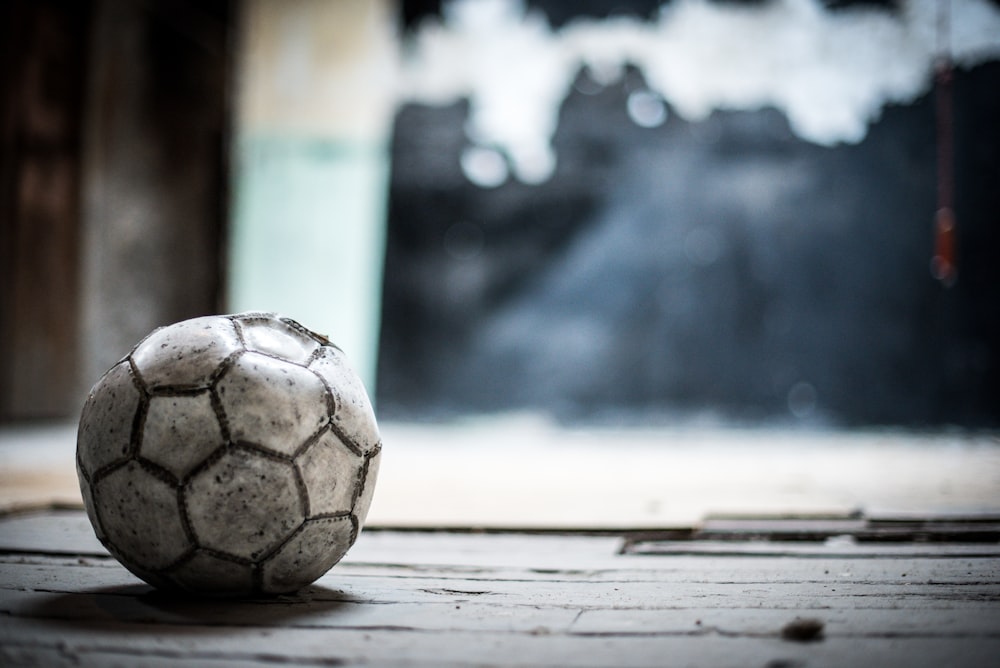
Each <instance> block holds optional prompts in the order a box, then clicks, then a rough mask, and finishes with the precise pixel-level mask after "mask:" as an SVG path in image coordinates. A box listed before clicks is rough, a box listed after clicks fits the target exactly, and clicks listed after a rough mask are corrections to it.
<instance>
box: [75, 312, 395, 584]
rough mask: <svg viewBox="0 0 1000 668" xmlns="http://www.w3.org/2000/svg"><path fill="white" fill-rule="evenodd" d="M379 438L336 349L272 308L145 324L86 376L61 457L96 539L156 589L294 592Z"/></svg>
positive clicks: (368, 488)
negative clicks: (75, 428) (76, 423)
mask: <svg viewBox="0 0 1000 668" xmlns="http://www.w3.org/2000/svg"><path fill="white" fill-rule="evenodd" d="M381 450H382V444H381V440H380V438H379V433H378V427H377V425H376V423H375V415H374V413H373V411H372V407H371V402H370V401H369V399H368V395H367V393H366V392H365V389H364V386H363V385H362V383H361V381H360V379H359V378H358V377H357V375H355V373H354V372H353V371H352V370H351V369H350V367H349V366H348V364H347V362H346V360H345V357H344V353H343V352H342V351H341V350H340V349H339V348H337V347H336V346H334V345H333V344H332V343H330V342H329V341H328V340H327V339H326V338H324V337H322V336H320V335H318V334H314V333H313V332H310V331H309V330H307V329H306V328H305V327H303V326H302V325H300V324H298V323H297V322H295V321H293V320H290V319H288V318H279V317H278V316H276V315H274V314H272V313H242V314H238V315H228V316H208V317H203V318H195V319H193V320H185V321H184V322H180V323H177V324H174V325H170V326H169V327H163V328H161V329H158V330H156V331H154V332H153V333H152V334H150V335H149V336H147V337H146V338H145V339H143V340H142V341H140V342H139V343H138V344H137V345H136V347H135V348H133V350H132V352H131V353H129V355H128V356H127V357H125V358H124V359H123V360H121V361H120V362H118V363H117V364H115V365H114V366H113V367H111V369H110V370H109V371H108V372H107V373H106V374H104V376H103V377H102V378H101V379H100V380H99V381H98V382H97V384H96V385H95V386H94V388H93V389H92V390H91V392H90V395H89V397H88V398H87V401H86V404H85V405H84V407H83V412H82V415H81V418H80V429H79V432H78V435H77V455H76V467H77V474H78V476H79V479H80V490H81V492H82V494H83V501H84V506H85V507H86V510H87V515H88V517H89V518H90V521H91V524H93V527H94V531H95V533H96V534H97V537H98V538H99V539H100V541H101V542H102V543H103V544H104V546H105V547H106V548H107V549H108V551H109V552H111V554H112V555H114V557H115V558H117V559H118V560H119V561H120V562H121V563H122V564H123V565H124V566H125V567H126V568H128V569H129V570H130V571H132V572H133V573H134V574H136V575H137V576H139V577H140V578H142V579H143V580H145V581H146V582H148V583H149V584H151V585H153V586H155V587H160V588H165V589H181V590H185V591H188V592H191V593H196V594H206V595H219V596H227V595H228V596H240V595H252V594H280V593H289V592H294V591H296V590H298V589H301V588H302V587H304V586H305V585H308V584H309V583H311V582H313V581H314V580H316V579H317V578H318V577H320V576H321V575H323V574H324V573H325V572H326V571H327V570H329V569H330V567H332V566H333V565H334V564H335V563H337V562H338V561H339V560H340V559H341V557H343V556H344V554H345V553H346V552H347V550H348V548H350V547H351V545H353V543H354V541H355V540H356V539H357V536H358V532H359V531H360V530H361V525H362V523H363V522H364V520H365V516H366V515H367V513H368V507H369V505H370V504H371V500H372V493H373V491H374V487H375V478H376V476H377V474H378V467H379V460H380V458H381Z"/></svg>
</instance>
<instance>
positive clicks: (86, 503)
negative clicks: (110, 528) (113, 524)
mask: <svg viewBox="0 0 1000 668" xmlns="http://www.w3.org/2000/svg"><path fill="white" fill-rule="evenodd" d="M76 468H77V477H78V478H79V479H80V496H81V497H82V498H83V509H84V510H85V511H86V512H87V519H89V520H90V525H91V526H92V527H94V535H96V536H97V540H100V541H103V540H104V539H105V538H106V537H105V535H104V529H102V528H101V520H100V519H99V518H98V517H97V509H96V508H95V507H94V494H93V491H94V490H93V487H91V485H90V483H89V482H87V480H86V479H85V478H84V477H83V476H82V475H80V474H79V471H80V464H79V463H77V467H76Z"/></svg>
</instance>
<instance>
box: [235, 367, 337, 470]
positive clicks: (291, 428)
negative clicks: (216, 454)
mask: <svg viewBox="0 0 1000 668" xmlns="http://www.w3.org/2000/svg"><path fill="white" fill-rule="evenodd" d="M216 391H217V392H218V393H219V399H220V401H221V403H222V408H223V410H224V411H225V414H226V418H227V422H228V424H229V436H230V438H231V439H232V440H233V441H235V442H238V441H244V442H247V443H255V444H257V445H260V446H262V447H265V448H269V449H271V450H274V451H275V452H280V453H283V454H286V455H291V454H293V453H294V452H295V451H296V450H297V449H298V448H299V446H301V445H302V444H303V443H305V441H306V440H307V439H308V438H309V437H310V436H312V435H313V434H315V433H316V432H317V431H318V430H319V429H320V428H321V427H323V426H324V425H326V424H327V422H328V421H329V416H328V414H327V412H328V408H327V395H326V388H325V387H324V386H323V382H322V381H321V380H320V379H319V378H317V377H316V375H315V374H314V373H312V372H310V371H309V370H307V369H305V368H303V367H300V366H296V365H294V364H291V363H289V362H282V361H281V360H277V359H274V358H273V357H268V356H266V355H262V354H260V353H247V354H245V355H243V356H241V357H240V358H239V359H238V360H237V361H236V364H234V365H233V366H232V368H230V369H229V370H228V371H227V372H226V373H225V375H223V376H222V378H221V379H220V380H219V384H218V386H217V388H216Z"/></svg>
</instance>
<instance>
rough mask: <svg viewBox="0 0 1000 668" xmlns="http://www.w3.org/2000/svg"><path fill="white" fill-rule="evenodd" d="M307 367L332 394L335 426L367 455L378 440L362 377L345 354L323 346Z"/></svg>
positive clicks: (376, 428)
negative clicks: (327, 386) (334, 407)
mask: <svg viewBox="0 0 1000 668" xmlns="http://www.w3.org/2000/svg"><path fill="white" fill-rule="evenodd" d="M309 368H310V369H312V370H313V371H315V372H316V373H318V374H319V375H320V376H322V377H323V379H324V380H325V381H326V383H327V385H329V386H330V389H331V391H332V392H333V394H334V400H335V402H336V407H337V410H336V413H334V416H333V421H334V424H336V425H337V428H338V429H339V430H340V431H341V432H342V433H343V434H344V435H345V436H346V437H347V438H349V439H350V440H351V441H352V442H353V443H354V444H355V445H356V446H357V447H359V448H360V449H361V451H362V452H365V453H367V452H370V451H371V450H372V449H373V448H375V446H376V445H378V443H379V440H380V438H379V434H378V426H377V425H376V423H375V412H374V410H373V409H372V405H371V401H370V400H369V398H368V393H367V392H366V391H365V387H364V384H363V383H362V382H361V378H360V377H358V375H357V374H356V373H355V372H354V370H353V369H352V368H351V366H350V365H349V364H348V362H347V358H346V356H345V355H344V353H343V352H341V351H340V350H338V349H337V348H334V347H332V346H324V347H323V349H322V350H321V351H320V353H319V356H318V357H317V358H316V359H314V360H313V361H312V362H311V363H310V364H309Z"/></svg>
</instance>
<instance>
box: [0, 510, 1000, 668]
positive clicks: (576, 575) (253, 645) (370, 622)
mask: <svg viewBox="0 0 1000 668" xmlns="http://www.w3.org/2000/svg"><path fill="white" fill-rule="evenodd" d="M752 542H753V541H747V544H746V545H744V546H743V547H744V549H742V551H741V549H740V544H739V542H738V541H737V542H732V541H730V545H729V548H730V549H729V551H727V552H725V553H711V552H703V553H696V552H697V551H696V550H689V551H687V552H681V551H676V552H671V551H669V550H664V549H662V548H663V545H662V544H659V543H657V545H658V546H659V549H657V550H651V551H648V552H647V553H625V554H623V553H622V547H623V544H624V539H623V538H622V537H621V536H614V535H580V534H573V533H563V534H558V535H550V534H524V533H474V532H460V533H456V532H445V531H378V530H376V531H366V532H363V533H362V535H361V537H360V539H359V540H358V543H357V544H356V545H355V546H354V548H353V549H352V550H351V551H350V552H349V553H348V556H347V557H346V558H345V559H344V560H343V561H342V562H341V563H340V564H338V565H337V566H335V567H334V568H333V569H332V570H331V571H330V572H329V573H327V574H326V575H325V576H323V577H322V578H321V579H320V580H319V581H317V582H316V583H315V584H314V585H312V586H310V587H308V588H306V589H305V590H303V591H301V592H299V593H298V594H296V595H293V596H281V597H272V598H259V599H252V600H246V601H222V600H197V599H190V598H181V597H175V596H168V595H164V594H162V593H159V592H157V591H156V590H153V589H152V588H150V587H148V586H147V585H145V584H143V583H142V582H140V581H139V580H137V579H136V578H135V577H134V576H132V575H131V574H130V573H129V572H128V571H126V570H125V569H124V568H122V567H121V566H120V565H118V563H117V562H116V561H115V560H114V559H112V558H111V557H110V556H109V555H108V554H107V553H106V552H105V551H104V549H103V548H102V547H101V546H100V544H99V543H97V541H96V540H94V538H93V534H92V532H91V530H90V527H89V523H88V522H87V519H86V517H85V515H84V514H83V513H82V512H81V511H78V510H49V511H38V512H33V513H23V514H19V515H10V516H7V517H2V518H0V665H3V666H5V667H6V666H95V667H96V666H100V667H102V668H103V667H105V666H153V667H158V666H207V667H209V668H213V667H218V668H229V667H231V666H274V665H282V666H498V667H499V666H552V667H555V666H561V667H565V666H637V667H638V666H663V665H671V666H674V665H676V666H722V667H726V666H734V667H735V666H761V667H768V668H781V667H783V668H791V667H805V666H809V667H818V666H847V665H857V666H866V665H872V666H876V665H877V666H906V667H907V668H912V667H914V666H935V667H937V666H994V665H996V660H997V659H996V657H998V656H1000V555H998V553H997V549H996V548H997V545H996V544H993V543H983V544H976V545H970V544H964V545H955V544H948V543H943V544H925V545H919V544H911V545H898V546H896V547H898V548H900V549H901V550H902V549H903V548H905V550H907V551H905V553H904V552H899V551H897V552H895V553H892V552H891V551H890V552H884V551H883V552H877V551H876V552H870V551H869V552H864V551H856V552H853V553H851V552H849V551H848V552H845V551H844V549H843V545H842V544H841V543H842V541H841V542H839V543H838V542H837V541H833V542H830V543H819V544H816V545H812V546H811V548H810V550H811V551H810V552H809V553H808V555H807V556H803V554H799V553H796V552H795V551H794V550H792V549H791V548H792V547H793V545H791V544H781V543H778V544H776V545H771V546H770V550H768V551H760V550H757V551H755V550H753V549H750V548H751V547H753V546H752V545H751V544H750V543H752ZM757 547H759V545H758V546H757ZM800 547H801V546H800ZM786 548H787V549H786ZM783 550H785V551H783ZM802 620H815V626H813V627H812V628H813V630H814V631H815V635H814V636H812V637H809V638H806V637H802V635H801V634H799V636H798V639H795V638H789V637H787V636H788V633H787V632H786V630H787V629H788V628H789V625H790V624H791V625H794V624H795V623H796V622H802ZM799 628H801V627H799ZM807 635H808V634H807Z"/></svg>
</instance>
